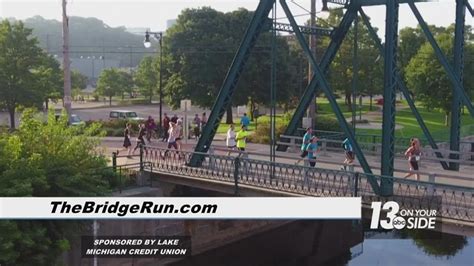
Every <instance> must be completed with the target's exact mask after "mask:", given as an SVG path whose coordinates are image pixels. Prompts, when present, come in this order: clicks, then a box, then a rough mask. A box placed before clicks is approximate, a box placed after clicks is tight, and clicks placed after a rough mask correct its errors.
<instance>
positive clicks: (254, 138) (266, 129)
mask: <svg viewBox="0 0 474 266" xmlns="http://www.w3.org/2000/svg"><path fill="white" fill-rule="evenodd" d="M285 129H286V124H285V125H284V124H277V125H276V132H275V134H276V138H277V139H279V137H280V135H282V134H283V133H284V132H285ZM247 140H248V141H249V142H252V143H261V144H270V122H269V121H263V122H262V123H259V124H258V128H257V129H256V130H255V131H254V132H253V134H251V135H250V136H249V137H248V139H247Z"/></svg>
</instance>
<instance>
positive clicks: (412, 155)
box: [297, 128, 421, 180]
mask: <svg viewBox="0 0 474 266" xmlns="http://www.w3.org/2000/svg"><path fill="white" fill-rule="evenodd" d="M318 140H319V139H318V138H317V137H316V136H313V129H312V128H307V129H306V133H305V134H304V136H303V142H302V144H301V155H300V156H301V158H302V159H306V160H307V161H308V162H309V165H310V166H311V167H315V166H316V154H317V153H318V152H319V147H318ZM342 148H343V150H344V155H345V159H344V162H343V163H342V167H341V170H344V171H347V170H348V169H347V168H348V167H350V166H353V164H354V159H355V156H354V149H353V147H352V143H351V142H350V140H349V138H345V139H344V140H343V141H342ZM404 154H405V156H406V158H407V159H408V163H409V172H408V173H407V174H406V175H405V178H408V177H410V176H412V175H416V180H420V174H419V173H418V169H419V164H418V163H419V161H420V158H421V144H420V140H419V139H417V138H412V139H411V140H410V146H409V147H408V149H407V150H406V151H405V153H404ZM300 161H301V160H298V161H297V164H298V163H299V162H300Z"/></svg>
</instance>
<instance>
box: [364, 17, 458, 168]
mask: <svg viewBox="0 0 474 266" xmlns="http://www.w3.org/2000/svg"><path fill="white" fill-rule="evenodd" d="M359 13H360V15H361V17H362V21H363V22H364V24H365V26H366V28H367V29H368V31H369V35H370V37H371V38H372V40H373V41H374V42H375V45H376V46H377V48H378V49H379V51H380V55H381V56H385V55H384V46H383V45H382V41H381V40H380V39H379V37H378V35H377V33H376V32H375V29H374V28H373V27H372V24H371V23H370V20H369V17H367V15H366V14H365V12H364V10H363V9H362V8H361V9H360V10H359ZM395 78H396V81H397V84H398V86H399V87H398V88H399V89H400V91H401V92H402V93H403V96H404V97H405V99H406V100H407V103H408V105H409V106H410V109H411V111H412V113H413V115H414V116H415V118H416V121H417V122H418V124H419V126H420V127H421V129H422V131H423V133H424V135H425V137H426V139H427V140H428V142H429V144H430V145H431V148H433V149H434V150H438V149H439V148H438V144H436V142H435V140H434V138H433V136H432V135H431V133H430V131H429V129H428V127H427V126H426V124H425V121H424V120H423V118H422V117H421V115H420V113H419V112H418V109H417V108H416V106H415V102H414V101H413V99H412V98H411V95H410V92H409V90H408V88H407V86H406V85H405V82H404V81H403V79H402V77H401V75H400V72H399V71H398V70H397V73H396V76H395ZM435 154H436V157H438V158H440V159H443V158H444V157H443V155H442V154H441V153H440V152H436V153H435ZM440 163H441V166H442V167H443V169H445V170H446V169H448V168H449V166H448V164H447V163H446V162H445V161H440Z"/></svg>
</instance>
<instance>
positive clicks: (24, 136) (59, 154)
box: [0, 110, 110, 265]
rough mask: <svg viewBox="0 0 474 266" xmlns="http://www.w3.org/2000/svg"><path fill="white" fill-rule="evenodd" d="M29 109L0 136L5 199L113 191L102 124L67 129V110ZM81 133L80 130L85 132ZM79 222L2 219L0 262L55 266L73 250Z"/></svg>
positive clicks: (0, 181)
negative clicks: (42, 115)
mask: <svg viewBox="0 0 474 266" xmlns="http://www.w3.org/2000/svg"><path fill="white" fill-rule="evenodd" d="M35 117H36V111H34V110H25V111H24V112H23V114H22V118H21V120H22V123H21V124H20V126H19V129H18V130H17V131H16V132H15V133H13V134H4V135H0V195H1V196H2V197H84V196H86V197H91V196H105V195H109V194H110V188H109V187H110V185H109V182H108V179H107V177H108V175H107V173H108V172H106V171H104V170H100V171H92V170H93V169H103V168H104V167H106V165H107V161H106V158H105V157H104V156H102V155H100V154H99V151H98V149H97V147H98V145H99V139H98V138H97V137H98V136H103V134H102V133H101V132H100V130H99V126H98V125H92V126H90V127H87V128H76V127H69V126H68V125H67V122H68V121H67V116H66V115H65V113H64V114H63V115H62V116H61V118H60V119H59V120H56V118H55V114H54V111H51V112H49V115H48V121H47V123H44V122H43V121H42V119H37V118H35ZM81 132H82V133H81ZM82 227H84V224H83V223H81V222H78V221H67V222H64V221H58V220H54V221H48V220H41V221H14V220H2V221H0V232H1V234H0V243H1V244H0V264H2V265H56V259H57V258H58V257H59V256H60V255H61V253H62V252H64V251H65V250H67V249H68V248H69V241H68V237H69V236H71V235H74V234H77V232H78V231H80V229H81V228H82Z"/></svg>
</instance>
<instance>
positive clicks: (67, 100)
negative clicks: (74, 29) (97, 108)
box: [62, 0, 71, 119]
mask: <svg viewBox="0 0 474 266" xmlns="http://www.w3.org/2000/svg"><path fill="white" fill-rule="evenodd" d="M66 5H67V0H62V6H63V68H64V108H66V112H67V115H68V118H69V119H70V118H71V69H70V67H71V62H70V61H69V19H68V17H67V14H66Z"/></svg>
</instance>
